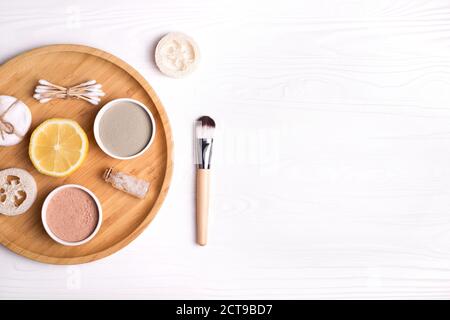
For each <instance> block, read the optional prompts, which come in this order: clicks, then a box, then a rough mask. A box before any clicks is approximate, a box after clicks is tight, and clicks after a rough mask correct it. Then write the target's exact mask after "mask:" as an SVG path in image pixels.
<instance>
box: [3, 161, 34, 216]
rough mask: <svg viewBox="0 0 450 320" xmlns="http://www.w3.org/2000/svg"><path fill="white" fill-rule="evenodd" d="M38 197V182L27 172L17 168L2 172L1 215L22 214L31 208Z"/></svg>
mask: <svg viewBox="0 0 450 320" xmlns="http://www.w3.org/2000/svg"><path fill="white" fill-rule="evenodd" d="M36 197H37V186H36V181H35V180H34V178H33V176H32V175H31V174H29V173H28V172H27V171H25V170H22V169H17V168H11V169H6V170H2V171H0V214H4V215H7V216H17V215H19V214H22V213H24V212H26V211H28V209H30V208H31V206H32V205H33V203H34V201H35V200H36Z"/></svg>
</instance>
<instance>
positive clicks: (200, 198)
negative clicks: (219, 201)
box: [197, 169, 209, 246]
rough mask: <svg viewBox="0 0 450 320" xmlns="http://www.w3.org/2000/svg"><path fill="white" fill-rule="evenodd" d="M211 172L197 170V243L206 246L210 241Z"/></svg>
mask: <svg viewBox="0 0 450 320" xmlns="http://www.w3.org/2000/svg"><path fill="white" fill-rule="evenodd" d="M208 211H209V170H206V169H197V243H198V244H199V245H201V246H204V245H206V242H207V239H208Z"/></svg>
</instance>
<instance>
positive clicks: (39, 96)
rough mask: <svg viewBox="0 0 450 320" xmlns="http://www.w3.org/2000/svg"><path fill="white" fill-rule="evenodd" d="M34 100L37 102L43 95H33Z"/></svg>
mask: <svg viewBox="0 0 450 320" xmlns="http://www.w3.org/2000/svg"><path fill="white" fill-rule="evenodd" d="M33 98H35V99H36V100H39V99H40V98H41V95H40V94H38V93H36V94H35V95H33Z"/></svg>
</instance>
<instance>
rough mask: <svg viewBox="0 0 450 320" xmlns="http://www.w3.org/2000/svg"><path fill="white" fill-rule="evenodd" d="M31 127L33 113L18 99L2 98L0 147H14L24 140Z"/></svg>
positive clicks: (0, 105) (0, 101) (0, 99)
mask: <svg viewBox="0 0 450 320" xmlns="http://www.w3.org/2000/svg"><path fill="white" fill-rule="evenodd" d="M30 126H31V111H30V109H29V108H28V106H27V105H26V104H25V103H23V102H22V101H20V100H18V99H17V98H14V97H10V96H0V146H13V145H16V144H18V143H19V142H21V141H22V140H23V138H24V137H25V135H26V134H27V132H28V130H30Z"/></svg>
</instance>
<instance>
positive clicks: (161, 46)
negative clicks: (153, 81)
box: [155, 32, 200, 78]
mask: <svg viewBox="0 0 450 320" xmlns="http://www.w3.org/2000/svg"><path fill="white" fill-rule="evenodd" d="M155 61H156V65H157V66H158V68H159V70H161V72H162V73H164V74H165V75H167V76H169V77H173V78H181V77H184V76H186V75H188V74H190V73H192V72H193V71H194V70H195V69H196V68H197V65H198V62H199V61H200V50H199V49H198V46H197V44H196V43H195V41H194V40H193V39H192V38H191V37H189V36H187V35H185V34H184V33H181V32H171V33H168V34H167V35H165V36H164V37H163V38H162V39H161V40H160V41H159V43H158V45H157V46H156V50H155Z"/></svg>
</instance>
